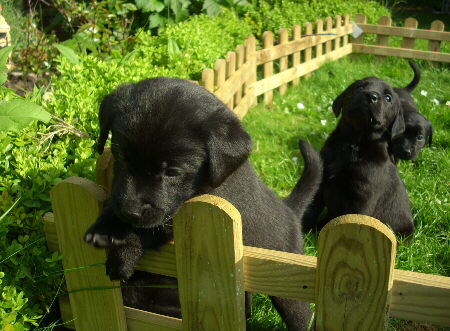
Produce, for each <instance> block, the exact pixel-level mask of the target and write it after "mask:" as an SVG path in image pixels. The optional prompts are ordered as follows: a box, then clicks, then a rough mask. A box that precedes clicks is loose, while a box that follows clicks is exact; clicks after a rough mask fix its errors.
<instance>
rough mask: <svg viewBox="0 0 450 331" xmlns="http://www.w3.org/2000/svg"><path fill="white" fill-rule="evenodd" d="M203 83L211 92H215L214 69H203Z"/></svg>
mask: <svg viewBox="0 0 450 331" xmlns="http://www.w3.org/2000/svg"><path fill="white" fill-rule="evenodd" d="M201 85H202V86H203V87H204V88H205V89H207V90H208V91H209V92H211V93H212V92H214V70H212V69H204V70H203V71H202V80H201Z"/></svg>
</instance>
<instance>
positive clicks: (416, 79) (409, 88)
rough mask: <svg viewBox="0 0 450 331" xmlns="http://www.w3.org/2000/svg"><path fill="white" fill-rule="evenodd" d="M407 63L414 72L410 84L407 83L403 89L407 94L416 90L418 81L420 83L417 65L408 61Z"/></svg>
mask: <svg viewBox="0 0 450 331" xmlns="http://www.w3.org/2000/svg"><path fill="white" fill-rule="evenodd" d="M408 63H409V66H410V67H411V68H412V70H413V71H414V78H413V80H412V81H411V83H409V84H408V85H407V86H405V87H404V88H403V89H404V90H406V91H408V92H409V93H411V92H412V91H413V90H414V89H415V88H416V86H417V84H419V81H420V69H419V67H418V66H417V64H415V63H414V62H412V61H408Z"/></svg>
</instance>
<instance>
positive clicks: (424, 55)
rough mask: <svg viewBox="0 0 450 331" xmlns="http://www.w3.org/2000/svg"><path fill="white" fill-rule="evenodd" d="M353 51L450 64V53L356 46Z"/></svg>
mask: <svg viewBox="0 0 450 331" xmlns="http://www.w3.org/2000/svg"><path fill="white" fill-rule="evenodd" d="M353 51H354V53H364V54H374V55H385V56H397V57H405V58H410V59H420V60H429V61H439V62H450V54H449V53H438V52H430V51H421V50H417V49H403V48H397V47H387V46H376V45H362V44H354V45H353Z"/></svg>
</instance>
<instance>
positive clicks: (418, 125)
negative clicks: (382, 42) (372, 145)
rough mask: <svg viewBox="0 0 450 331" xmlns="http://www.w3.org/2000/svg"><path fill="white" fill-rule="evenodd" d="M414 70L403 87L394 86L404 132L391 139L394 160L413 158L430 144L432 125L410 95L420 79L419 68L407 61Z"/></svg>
mask: <svg viewBox="0 0 450 331" xmlns="http://www.w3.org/2000/svg"><path fill="white" fill-rule="evenodd" d="M409 65H410V66H411V68H412V69H413V71H414V77H413V80H412V81H411V83H409V84H408V85H407V86H405V87H404V88H394V91H395V92H396V93H397V95H398V96H399V97H400V104H401V109H402V113H403V118H404V121H405V132H404V133H403V134H400V135H398V136H397V137H395V138H393V139H392V141H391V153H392V157H393V160H394V162H395V163H396V162H398V160H399V159H402V160H415V159H416V158H417V156H418V155H419V152H420V150H421V149H422V148H423V147H424V146H425V144H426V143H428V144H429V146H431V141H432V137H433V126H432V125H431V122H430V121H428V120H427V119H426V118H425V116H423V115H422V114H421V113H420V112H419V111H418V110H417V106H416V104H415V103H414V100H413V98H412V97H411V92H412V91H413V90H414V89H415V88H416V86H417V84H418V83H419V81H420V70H419V67H418V66H417V64H415V63H414V62H411V61H409Z"/></svg>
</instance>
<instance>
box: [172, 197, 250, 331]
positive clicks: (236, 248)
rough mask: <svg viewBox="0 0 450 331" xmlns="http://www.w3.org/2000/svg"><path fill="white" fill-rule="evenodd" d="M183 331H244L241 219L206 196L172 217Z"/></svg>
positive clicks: (229, 207)
mask: <svg viewBox="0 0 450 331" xmlns="http://www.w3.org/2000/svg"><path fill="white" fill-rule="evenodd" d="M174 237H175V243H176V244H175V251H176V263H177V274H178V277H177V280H178V292H179V296H180V302H181V312H182V315H183V330H236V331H238V330H245V303H244V301H245V298H244V282H243V274H244V268H243V258H242V255H243V244H242V224H241V215H240V214H239V212H238V211H237V209H236V208H235V207H234V206H233V205H231V204H230V203H229V202H228V201H226V200H224V199H222V198H219V197H216V196H212V195H202V196H199V197H196V198H193V199H191V200H189V201H187V202H186V203H184V205H183V206H182V207H181V209H180V211H179V212H178V213H177V215H176V216H175V218H174Z"/></svg>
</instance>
